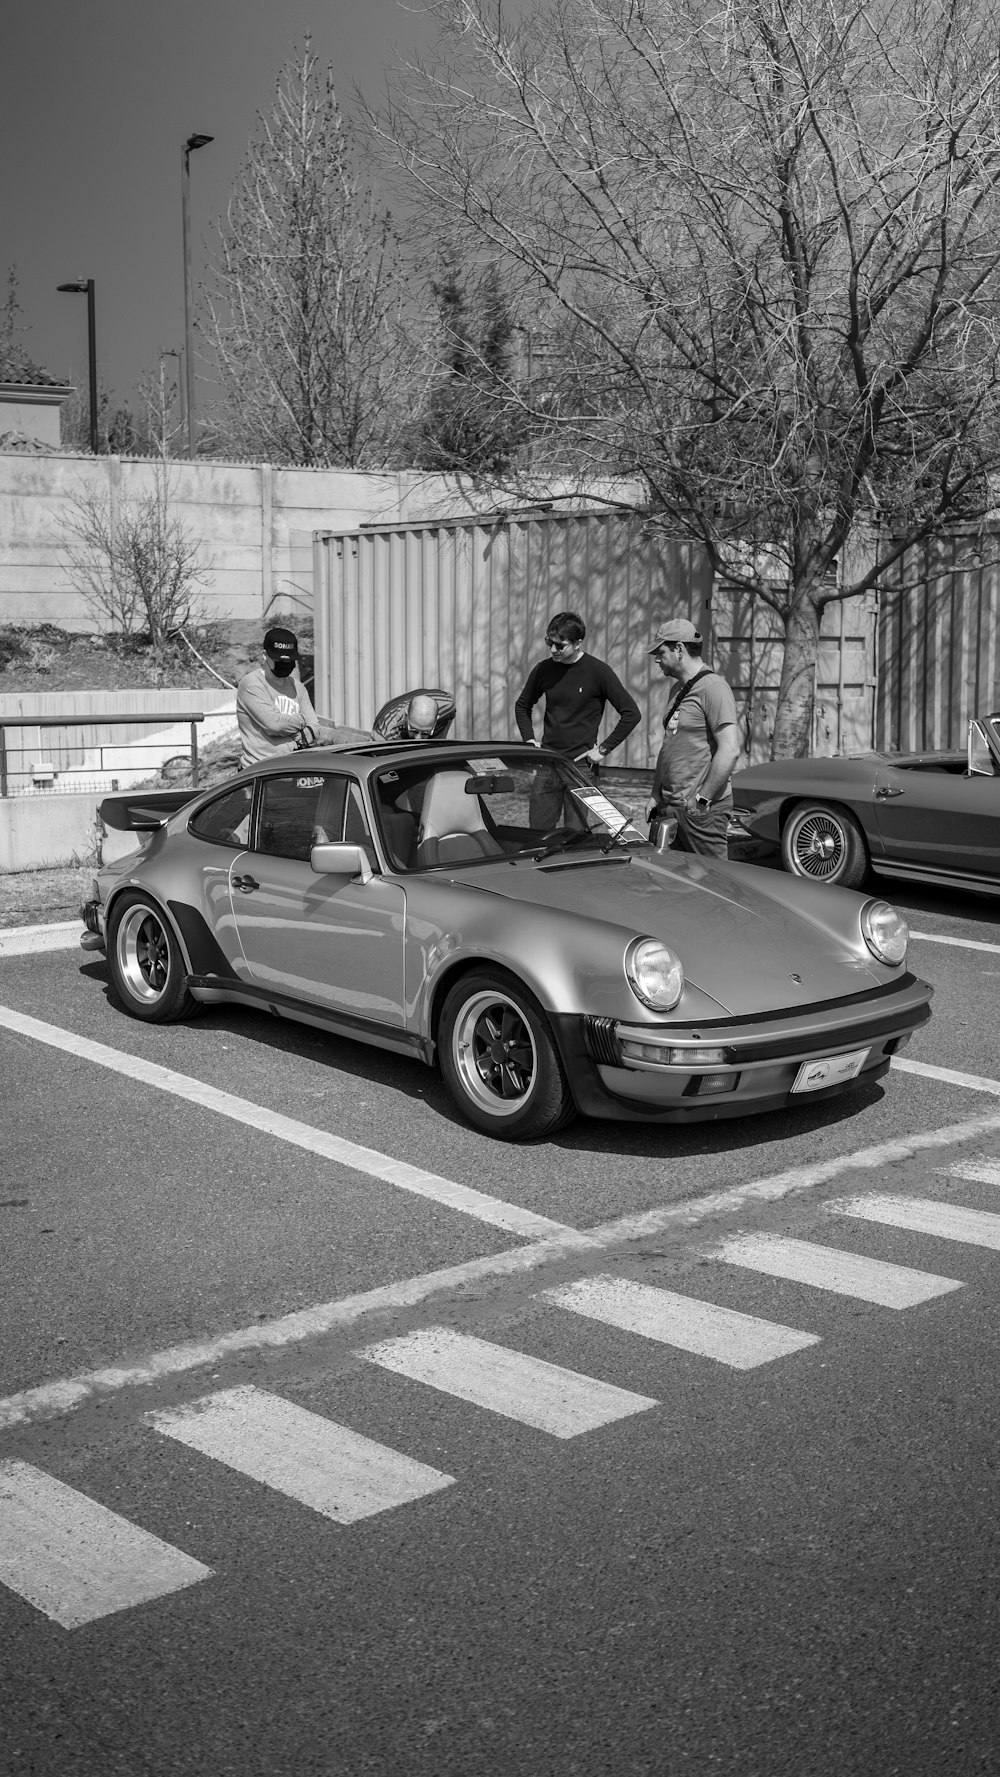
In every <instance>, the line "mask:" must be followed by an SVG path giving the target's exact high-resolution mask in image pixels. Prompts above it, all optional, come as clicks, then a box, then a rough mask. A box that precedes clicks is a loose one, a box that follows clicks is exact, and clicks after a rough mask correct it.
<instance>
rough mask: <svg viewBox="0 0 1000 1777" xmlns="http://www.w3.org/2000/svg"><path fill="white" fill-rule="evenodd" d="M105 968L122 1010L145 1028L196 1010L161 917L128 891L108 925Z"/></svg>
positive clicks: (174, 945) (168, 927)
mask: <svg viewBox="0 0 1000 1777" xmlns="http://www.w3.org/2000/svg"><path fill="white" fill-rule="evenodd" d="M108 969H109V971H110V974H111V983H112V986H113V987H114V990H115V992H116V994H117V995H118V998H119V999H120V1000H121V1003H122V1005H123V1007H124V1008H125V1011H126V1012H128V1014H129V1016H130V1017H132V1018H142V1019H144V1020H145V1022H146V1023H147V1024H170V1023H173V1022H174V1021H175V1020H176V1019H178V1018H187V1017H189V1016H190V1014H191V1013H192V1012H194V1011H196V1010H197V1002H196V1001H195V1000H194V999H193V998H192V996H191V994H190V993H189V991H188V988H187V984H186V981H185V973H186V971H185V967H184V958H183V956H182V955H181V948H180V945H179V944H178V942H177V939H176V937H175V935H174V930H173V927H172V926H171V924H170V922H169V920H168V919H167V917H166V914H164V913H162V912H161V911H160V909H159V907H157V905H156V902H155V901H151V900H147V898H146V896H145V895H141V894H138V893H137V892H136V891H135V890H130V891H129V892H128V893H127V894H124V895H122V897H121V900H120V901H116V902H115V905H114V908H113V909H112V913H111V918H110V920H109V922H108Z"/></svg>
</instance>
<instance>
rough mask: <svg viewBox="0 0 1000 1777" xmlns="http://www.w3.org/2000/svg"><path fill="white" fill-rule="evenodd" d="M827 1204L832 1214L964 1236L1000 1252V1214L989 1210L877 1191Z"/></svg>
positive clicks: (918, 1231)
mask: <svg viewBox="0 0 1000 1777" xmlns="http://www.w3.org/2000/svg"><path fill="white" fill-rule="evenodd" d="M826 1207H827V1209H828V1211H829V1212H830V1214H831V1215H843V1216H857V1217H859V1218H860V1219H861V1220H862V1221H865V1222H880V1223H882V1224H883V1225H884V1226H885V1227H888V1228H906V1229H908V1230H910V1231H912V1232H913V1233H914V1234H934V1235H936V1236H937V1237H938V1238H939V1239H941V1240H960V1241H962V1242H963V1243H964V1244H965V1245H966V1246H988V1247H991V1248H992V1250H993V1251H994V1252H1000V1216H998V1215H993V1214H992V1213H991V1212H990V1211H989V1210H985V1209H966V1208H965V1207H964V1206H963V1205H962V1204H960V1203H935V1202H934V1201H933V1200H932V1199H931V1198H928V1197H885V1196H882V1195H880V1194H879V1193H877V1192H874V1191H873V1192H866V1193H865V1194H864V1195H863V1196H861V1197H850V1198H846V1199H844V1200H843V1201H841V1202H838V1203H828V1204H827V1206H826Z"/></svg>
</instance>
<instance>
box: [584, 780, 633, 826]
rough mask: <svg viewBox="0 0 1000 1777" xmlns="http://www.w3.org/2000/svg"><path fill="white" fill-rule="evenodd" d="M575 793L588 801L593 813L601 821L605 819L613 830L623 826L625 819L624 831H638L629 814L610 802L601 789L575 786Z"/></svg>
mask: <svg viewBox="0 0 1000 1777" xmlns="http://www.w3.org/2000/svg"><path fill="white" fill-rule="evenodd" d="M573 794H574V796H576V797H578V799H579V800H580V801H581V802H584V803H586V806H587V807H588V808H589V810H590V812H591V814H592V815H595V816H596V818H597V819H598V820H599V821H603V822H604V824H605V826H606V827H610V829H611V831H612V832H614V831H615V830H616V829H617V828H619V827H622V822H623V821H624V823H625V825H624V827H622V831H623V832H630V833H635V832H636V831H637V829H636V828H635V827H633V825H632V822H631V820H630V818H629V816H628V815H624V814H622V811H621V809H620V808H616V807H615V805H614V803H613V802H609V801H608V799H607V797H606V796H605V795H603V794H602V793H601V791H600V790H578V789H576V788H574V790H573Z"/></svg>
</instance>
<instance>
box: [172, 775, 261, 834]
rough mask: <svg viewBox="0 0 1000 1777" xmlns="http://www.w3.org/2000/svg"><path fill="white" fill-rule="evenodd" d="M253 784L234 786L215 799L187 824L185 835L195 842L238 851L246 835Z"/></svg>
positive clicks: (248, 826) (248, 830)
mask: <svg viewBox="0 0 1000 1777" xmlns="http://www.w3.org/2000/svg"><path fill="white" fill-rule="evenodd" d="M252 802H253V784H252V783H245V784H237V785H236V786H235V788H234V789H229V790H226V792H225V794H224V795H222V796H217V797H216V798H215V801H214V802H210V803H209V804H208V807H207V808H202V809H199V811H198V813H197V814H196V815H195V816H194V818H193V819H192V820H190V821H189V822H188V832H189V833H193V834H194V836H195V838H196V839H209V840H211V841H212V843H213V844H214V845H233V846H236V847H237V849H242V847H243V846H245V845H246V843H247V840H248V838H249V835H250V807H251V804H252Z"/></svg>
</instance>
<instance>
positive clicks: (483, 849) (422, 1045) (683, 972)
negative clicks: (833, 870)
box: [83, 741, 931, 1141]
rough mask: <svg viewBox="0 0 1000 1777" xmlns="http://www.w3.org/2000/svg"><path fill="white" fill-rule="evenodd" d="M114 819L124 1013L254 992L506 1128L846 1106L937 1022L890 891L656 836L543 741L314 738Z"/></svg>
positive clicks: (154, 1016)
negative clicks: (426, 1073)
mask: <svg viewBox="0 0 1000 1777" xmlns="http://www.w3.org/2000/svg"><path fill="white" fill-rule="evenodd" d="M102 814H103V815H104V818H105V820H106V821H107V822H108V824H109V825H113V826H115V827H119V828H130V829H132V830H134V831H135V832H137V833H140V834H142V835H143V836H144V839H143V844H142V848H141V850H140V851H139V852H136V853H133V854H131V855H130V856H127V857H125V858H124V859H122V860H121V861H119V862H118V863H116V864H114V865H111V866H108V867H107V868H105V869H103V870H102V871H101V872H100V875H99V876H98V878H97V881H96V884H95V895H94V899H93V900H92V901H89V902H88V903H87V905H86V906H85V908H84V910H83V914H84V921H85V924H86V926H87V927H88V931H87V932H86V933H84V934H83V942H84V943H85V944H89V945H90V946H100V947H101V948H104V949H106V952H107V959H108V967H109V970H110V974H111V980H112V984H113V987H114V989H115V992H116V994H117V996H118V999H119V1000H120V1002H121V1004H122V1006H123V1008H124V1010H125V1011H126V1012H128V1013H130V1014H131V1015H132V1016H133V1017H135V1018H142V1019H147V1020H154V1021H155V1020H160V1021H167V1020H171V1019H180V1018H184V1017H186V1016H188V1015H189V1014H190V1013H193V1012H195V1011H196V1010H197V1008H198V1007H199V1005H206V1004H208V1005H217V1004H219V1003H220V1002H232V1003H238V1004H240V1005H245V1006H252V1007H255V1008H257V1009H258V1010H263V1011H268V1012H271V1013H275V1014H277V1015H278V1016H279V1017H286V1018H293V1019H299V1020H302V1021H303V1022H305V1023H307V1024H311V1025H316V1026H319V1027H320V1028H322V1029H324V1030H327V1031H329V1032H331V1033H332V1034H334V1035H335V1036H337V1037H338V1038H340V1039H342V1040H343V1039H347V1040H352V1039H353V1040H354V1041H357V1042H364V1043H374V1044H376V1045H377V1046H378V1047H380V1048H383V1049H390V1050H394V1051H396V1052H398V1053H399V1054H401V1055H408V1056H412V1057H415V1058H418V1059H419V1060H421V1061H424V1062H427V1063H429V1064H434V1063H435V1062H436V1063H437V1064H438V1065H439V1066H440V1068H441V1072H442V1074H443V1076H444V1079H445V1082H446V1084H447V1086H448V1088H449V1090H450V1092H451V1095H452V1097H453V1099H454V1101H455V1103H456V1105H457V1106H458V1109H459V1110H460V1112H461V1113H462V1114H463V1116H465V1117H466V1118H467V1119H468V1120H469V1122H471V1123H473V1124H475V1125H477V1126H478V1127H479V1128H480V1129H484V1130H487V1131H488V1132H489V1133H490V1134H492V1135H495V1136H499V1137H501V1138H502V1139H504V1140H511V1141H513V1140H526V1139H532V1138H538V1137H541V1136H545V1135H551V1134H552V1133H553V1132H554V1131H555V1130H557V1129H559V1128H560V1127H561V1126H562V1125H563V1124H565V1123H567V1122H568V1121H569V1120H570V1119H571V1118H572V1117H573V1116H574V1115H575V1113H577V1112H583V1113H584V1114H585V1115H588V1116H593V1117H615V1118H622V1119H628V1120H637V1119H642V1120H660V1121H663V1122H689V1121H695V1120H699V1119H706V1118H718V1117H739V1116H744V1115H746V1114H748V1113H749V1112H751V1111H767V1110H774V1109H776V1108H779V1107H781V1106H789V1105H791V1106H794V1105H796V1104H801V1103H803V1101H804V1099H806V1098H808V1097H812V1098H814V1099H818V1098H823V1097H829V1096H831V1095H833V1094H837V1093H841V1092H844V1091H847V1090H849V1089H850V1088H851V1087H852V1085H854V1084H855V1083H856V1082H859V1081H870V1080H874V1079H877V1078H878V1077H879V1075H881V1074H884V1073H885V1072H886V1070H887V1068H888V1067H889V1063H890V1058H891V1057H892V1056H893V1055H894V1054H895V1053H896V1052H897V1051H898V1050H899V1049H900V1048H901V1047H902V1046H903V1044H904V1043H905V1042H906V1041H907V1039H908V1038H909V1036H910V1034H911V1032H912V1031H913V1030H914V1029H915V1028H916V1027H917V1026H918V1025H920V1024H922V1023H923V1022H924V1021H925V1020H926V1019H927V1018H928V1017H929V1016H930V998H931V989H930V987H929V986H928V985H927V983H926V982H924V981H921V980H918V979H917V978H916V977H915V976H914V975H912V974H911V973H910V972H909V970H908V969H907V966H906V947H907V938H908V933H907V929H906V925H905V924H904V922H903V920H902V919H901V918H900V917H899V915H898V914H897V913H896V912H895V911H894V910H893V908H891V907H890V906H889V905H888V904H887V902H885V901H881V900H872V899H865V898H864V897H863V896H861V895H858V894H854V893H851V892H850V891H848V890H846V889H838V888H817V886H816V885H815V884H813V883H800V882H795V881H792V880H791V879H790V878H788V877H786V876H781V875H779V874H777V873H768V872H764V871H761V870H758V869H754V868H753V867H752V866H747V865H742V864H730V863H725V864H723V863H716V862H714V861H713V860H710V859H705V858H698V857H691V856H687V855H684V854H682V853H680V852H666V853H660V852H658V851H657V850H655V849H654V847H653V846H652V845H651V844H650V843H649V841H648V840H647V839H646V838H645V837H644V836H643V834H642V833H641V832H640V831H639V830H638V829H637V828H636V827H635V826H633V825H632V824H631V821H630V820H629V818H628V816H627V815H625V814H623V813H622V811H621V810H619V809H618V808H617V807H616V806H615V805H614V803H613V802H612V801H610V800H609V799H608V797H607V796H606V795H605V794H604V793H603V792H602V790H601V789H600V788H599V787H598V786H597V785H596V784H595V783H594V782H593V781H592V780H591V779H590V778H589V777H588V776H587V775H585V774H584V773H583V772H581V770H580V768H579V767H578V766H576V765H573V764H571V763H569V762H567V761H566V760H564V759H562V758H560V757H559V756H558V755H556V754H554V753H551V752H548V751H546V750H545V749H544V748H536V747H532V746H526V745H524V744H523V743H517V744H514V743H508V742H502V743H497V744H487V745H481V744H477V745H469V744H465V743H462V742H457V741H452V742H433V741H431V742H412V741H411V742H402V743H401V742H390V743H383V744H377V743H374V742H373V743H371V744H370V745H366V746H364V747H359V746H353V747H351V748H349V749H335V748H322V749H313V750H310V751H308V752H302V753H295V754H288V755H285V756H283V757H280V758H277V759H273V760H269V761H268V762H266V763H264V764H262V765H259V766H255V767H254V768H253V769H251V770H249V771H247V772H245V773H243V774H241V775H240V776H238V777H235V778H232V779H230V780H229V781H228V782H227V783H225V784H222V785H218V784H217V785H215V786H214V787H213V788H212V789H209V790H205V791H202V792H200V793H196V794H194V795H191V793H190V792H184V791H181V792H177V791H166V792H159V793H156V794H153V795H150V794H148V793H147V794H145V795H143V794H142V793H140V792H133V793H132V794H131V795H126V796H119V797H112V798H108V799H106V800H105V802H104V803H103V804H102Z"/></svg>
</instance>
